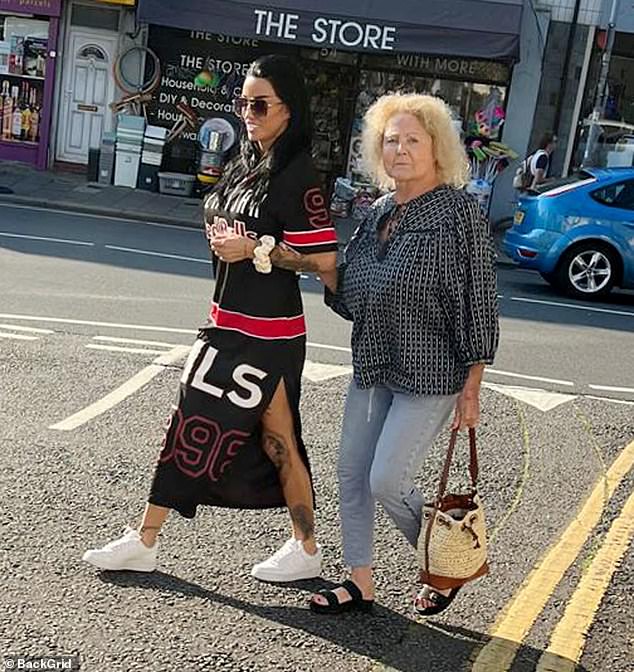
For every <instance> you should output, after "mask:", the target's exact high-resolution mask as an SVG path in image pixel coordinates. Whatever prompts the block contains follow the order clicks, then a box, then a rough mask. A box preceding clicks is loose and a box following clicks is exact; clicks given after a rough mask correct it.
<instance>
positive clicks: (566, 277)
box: [504, 168, 634, 298]
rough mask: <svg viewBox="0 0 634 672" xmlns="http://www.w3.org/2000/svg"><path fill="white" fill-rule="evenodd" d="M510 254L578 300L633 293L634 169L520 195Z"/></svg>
mask: <svg viewBox="0 0 634 672" xmlns="http://www.w3.org/2000/svg"><path fill="white" fill-rule="evenodd" d="M504 249H505V251H506V253H507V254H508V255H509V256H510V257H511V258H512V259H514V260H515V261H517V262H518V263H519V265H520V266H521V267H522V268H532V269H535V270H536V271H539V273H540V274H541V275H542V277H543V278H544V279H545V280H547V281H548V282H549V283H551V284H552V285H554V286H555V287H557V288H558V289H559V290H561V291H564V292H565V293H567V294H569V295H571V296H574V297H577V298H598V297H602V296H605V295H606V294H608V293H609V292H610V291H611V289H612V288H613V287H614V286H618V287H622V288H624V289H633V288H634V168H587V169H584V170H582V171H580V172H579V173H576V174H574V175H571V176H570V177H566V178H562V179H559V180H553V181H550V182H547V183H544V184H541V185H539V186H538V187H537V188H536V189H535V190H532V191H528V192H526V193H524V194H522V195H521V196H520V199H519V203H518V206H517V209H516V211H515V215H514V220H513V226H512V227H511V228H510V229H509V230H508V231H507V232H506V235H505V237H504Z"/></svg>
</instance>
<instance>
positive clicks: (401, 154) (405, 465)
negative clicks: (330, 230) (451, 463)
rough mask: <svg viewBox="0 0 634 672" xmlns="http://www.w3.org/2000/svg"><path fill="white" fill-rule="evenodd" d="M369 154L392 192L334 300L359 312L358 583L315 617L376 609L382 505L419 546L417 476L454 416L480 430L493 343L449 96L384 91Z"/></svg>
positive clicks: (432, 594) (480, 251)
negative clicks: (376, 534)
mask: <svg viewBox="0 0 634 672" xmlns="http://www.w3.org/2000/svg"><path fill="white" fill-rule="evenodd" d="M363 143H364V153H365V157H366V160H367V162H368V165H369V167H370V169H371V170H372V172H373V174H374V176H375V178H376V180H377V182H378V183H379V184H381V185H382V186H384V187H388V188H391V190H392V191H391V193H389V194H388V195H387V196H384V197H383V198H381V199H379V200H378V201H377V202H376V204H375V205H374V207H373V209H372V211H371V213H370V214H369V215H368V217H367V218H366V220H365V221H364V222H363V223H362V224H361V226H360V227H359V229H358V231H357V232H356V234H355V236H354V237H353V239H352V241H351V242H350V244H349V246H348V249H347V250H346V257H345V262H344V264H343V266H342V267H341V268H340V272H339V281H338V286H337V290H336V292H335V293H329V292H327V297H326V299H327V303H328V304H329V305H330V306H331V307H332V308H333V310H335V311H336V312H337V313H339V314H340V315H341V316H343V317H344V318H346V319H348V320H352V322H353V328H352V358H353V368H354V376H353V380H352V382H351V385H350V389H349V391H348V396H347V399H346V408H345V416H344V421H343V429H342V437H341V447H340V454H339V463H338V478H339V490H340V513H341V523H342V534H343V550H344V559H345V561H346V564H347V565H349V566H350V568H351V576H350V579H349V580H347V581H344V582H343V583H342V584H341V585H339V586H337V587H336V588H334V589H332V590H322V591H320V592H318V593H316V594H315V595H313V596H312V598H311V602H310V606H311V609H312V610H313V611H315V612H318V613H325V614H334V613H340V612H342V611H349V610H360V611H370V610H371V609H372V606H373V602H374V583H373V579H372V561H373V557H372V556H373V527H374V509H375V503H376V502H377V501H378V502H380V503H381V505H382V506H383V508H384V509H385V511H386V512H387V513H388V515H389V516H390V518H391V519H392V520H393V522H394V523H395V525H396V526H397V527H398V529H399V530H400V531H401V532H402V533H403V534H404V535H405V537H406V539H407V540H408V541H409V542H410V544H411V545H412V546H414V547H415V546H416V543H417V540H418V535H419V532H420V527H421V510H422V506H423V501H424V500H423V497H422V495H421V493H420V492H419V491H418V490H417V488H416V487H415V485H414V478H415V475H416V473H417V471H418V470H419V468H420V466H421V464H422V462H423V460H424V458H425V456H426V454H427V452H428V450H429V448H430V446H431V445H432V443H433V441H434V439H435V438H436V436H437V435H438V433H439V432H440V431H441V429H442V427H443V426H444V425H445V424H446V422H447V421H448V419H449V417H450V415H451V413H452V411H453V412H454V416H453V423H452V427H453V428H459V429H464V428H467V427H475V426H476V425H477V424H478V420H479V416H480V401H479V400H480V383H481V380H482V375H483V371H484V367H485V365H487V364H491V363H492V362H493V357H494V355H495V352H496V349H497V344H498V334H499V326H498V309H497V300H496V296H497V293H496V277H495V269H494V256H493V255H494V252H493V246H492V242H491V239H490V237H489V229H488V224H487V221H486V218H485V217H484V216H483V214H482V212H481V210H480V208H479V206H478V204H477V203H476V201H475V200H474V199H473V198H472V197H471V196H469V195H468V194H466V193H465V192H464V191H463V189H462V187H463V186H464V185H465V183H466V181H467V179H468V165H467V160H466V156H465V152H464V149H463V147H462V144H461V142H460V139H459V137H458V135H457V133H456V131H455V130H454V128H453V126H452V123H451V115H450V112H449V109H448V108H447V106H446V105H445V104H444V103H443V102H442V101H441V100H439V99H437V98H434V97H432V96H423V95H415V94H411V95H389V96H385V97H383V98H381V99H380V100H378V101H377V102H376V103H375V104H374V105H373V106H372V107H371V108H370V109H369V110H368V112H367V114H366V118H365V129H364V138H363ZM456 592H457V589H454V590H452V591H442V590H438V589H435V588H434V587H433V586H427V585H425V586H423V588H422V590H421V591H420V592H419V594H418V596H417V598H416V601H415V608H416V610H417V611H418V612H419V613H421V614H423V615H433V614H436V613H439V612H440V611H442V610H443V609H445V608H446V607H447V606H449V604H450V603H451V601H452V600H453V598H454V597H455V594H456Z"/></svg>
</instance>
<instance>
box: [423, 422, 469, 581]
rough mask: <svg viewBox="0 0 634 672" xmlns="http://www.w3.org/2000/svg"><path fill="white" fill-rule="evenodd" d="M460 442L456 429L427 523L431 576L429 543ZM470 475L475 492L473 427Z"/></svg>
mask: <svg viewBox="0 0 634 672" xmlns="http://www.w3.org/2000/svg"><path fill="white" fill-rule="evenodd" d="M457 440H458V430H457V429H454V430H452V432H451V438H450V439H449V446H448V447H447V457H446V458H445V464H444V466H443V470H442V474H441V476H440V483H439V484H438V494H437V495H436V501H435V502H434V511H433V513H432V515H431V516H430V518H429V521H428V522H427V529H426V530H425V570H426V571H427V573H428V574H429V573H430V571H429V542H430V541H431V532H432V527H433V524H434V521H435V520H436V515H437V514H438V511H439V510H440V504H441V502H442V498H443V497H444V495H445V492H446V490H447V483H448V482H449V470H450V469H451V463H452V461H453V456H454V452H455V450H456V442H457ZM469 474H470V476H471V487H472V488H473V490H474V492H475V490H476V487H477V483H478V449H477V446H476V431H475V429H474V428H473V427H470V428H469Z"/></svg>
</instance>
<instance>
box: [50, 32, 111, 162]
mask: <svg viewBox="0 0 634 672" xmlns="http://www.w3.org/2000/svg"><path fill="white" fill-rule="evenodd" d="M117 42H118V37H117V35H116V34H114V33H110V32H100V31H93V30H81V29H76V28H72V29H71V33H70V35H69V39H68V49H67V50H66V55H65V57H64V68H63V76H62V96H63V99H62V107H61V109H60V114H59V120H60V124H59V128H58V143H57V146H58V151H57V158H58V159H59V160H60V161H69V162H72V163H88V149H89V148H90V147H99V146H100V145H101V136H102V133H103V132H104V131H110V130H112V128H113V124H114V117H113V114H112V112H111V110H110V108H109V104H110V103H111V102H112V101H113V99H114V95H115V83H114V77H113V75H112V64H113V60H114V58H115V55H116V53H117Z"/></svg>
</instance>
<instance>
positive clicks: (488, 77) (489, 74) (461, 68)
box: [362, 54, 511, 84]
mask: <svg viewBox="0 0 634 672" xmlns="http://www.w3.org/2000/svg"><path fill="white" fill-rule="evenodd" d="M362 67H364V68H368V69H371V70H395V71H398V72H411V73H412V74H416V75H422V76H430V77H440V78H443V79H459V80H462V81H465V82H486V83H489V84H508V82H509V81H510V79H511V72H510V68H509V66H508V65H506V64H504V63H496V62H495V61H482V60H476V59H471V58H452V57H450V56H434V55H429V54H396V55H394V56H364V57H363V61H362Z"/></svg>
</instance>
